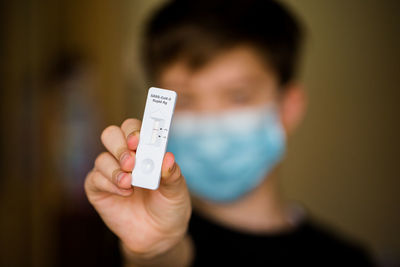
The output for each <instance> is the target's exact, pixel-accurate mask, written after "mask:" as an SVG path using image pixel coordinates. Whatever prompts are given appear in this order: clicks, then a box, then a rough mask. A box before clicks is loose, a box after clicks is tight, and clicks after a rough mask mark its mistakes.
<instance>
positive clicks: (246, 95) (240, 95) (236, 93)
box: [229, 90, 253, 104]
mask: <svg viewBox="0 0 400 267" xmlns="http://www.w3.org/2000/svg"><path fill="white" fill-rule="evenodd" d="M252 99H253V97H252V95H251V93H250V92H249V90H233V91H231V92H230V93H229V102H231V103H232V104H246V103H249V102H251V101H252Z"/></svg>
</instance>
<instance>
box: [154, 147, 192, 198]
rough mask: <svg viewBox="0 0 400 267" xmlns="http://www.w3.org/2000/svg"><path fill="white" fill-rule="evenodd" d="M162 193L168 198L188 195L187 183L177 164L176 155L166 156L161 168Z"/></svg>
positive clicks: (169, 154)
mask: <svg viewBox="0 0 400 267" xmlns="http://www.w3.org/2000/svg"><path fill="white" fill-rule="evenodd" d="M159 190H160V192H161V193H162V194H163V195H164V196H166V197H168V198H176V197H178V198H179V197H180V196H182V195H184V194H186V190H187V187H186V183H185V179H184V177H183V176H182V173H181V169H180V167H179V165H178V164H177V163H176V162H175V157H174V154H172V153H171V152H167V153H165V155H164V160H163V164H162V167H161V181H160V187H159Z"/></svg>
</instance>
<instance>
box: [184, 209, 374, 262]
mask: <svg viewBox="0 0 400 267" xmlns="http://www.w3.org/2000/svg"><path fill="white" fill-rule="evenodd" d="M189 233H190V235H191V237H192V239H193V242H194V246H195V258H194V262H193V266H374V264H373V263H372V261H371V259H370V258H369V256H368V254H367V253H366V252H365V251H364V250H363V249H362V248H361V247H360V246H359V245H357V244H356V243H353V242H351V241H349V240H347V239H345V238H343V237H341V236H339V235H338V234H337V233H335V232H333V231H332V230H330V229H328V228H326V227H322V226H321V225H319V224H316V223H314V222H312V221H311V220H310V219H303V220H302V221H301V222H299V223H298V224H297V225H296V227H295V228H294V229H291V230H288V231H286V232H279V233H272V234H253V233H247V232H239V231H236V230H234V229H231V228H227V227H224V226H222V225H220V224H218V223H215V222H212V221H210V220H209V219H206V218H205V217H203V216H201V215H200V214H198V213H196V212H193V214H192V217H191V220H190V223H189Z"/></svg>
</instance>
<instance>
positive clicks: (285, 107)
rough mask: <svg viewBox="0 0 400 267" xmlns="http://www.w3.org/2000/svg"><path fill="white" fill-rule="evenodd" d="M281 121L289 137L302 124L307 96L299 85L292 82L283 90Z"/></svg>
mask: <svg viewBox="0 0 400 267" xmlns="http://www.w3.org/2000/svg"><path fill="white" fill-rule="evenodd" d="M283 90H284V91H283V95H282V98H281V120H282V124H283V127H284V129H285V131H286V134H287V135H288V136H289V135H291V134H292V133H293V132H294V131H295V130H296V128H297V126H298V125H299V124H300V123H301V122H302V120H303V118H304V116H305V113H306V109H307V96H306V93H305V91H304V89H303V86H302V85H301V84H300V83H297V82H293V83H290V84H289V85H287V86H286V88H285V89H283Z"/></svg>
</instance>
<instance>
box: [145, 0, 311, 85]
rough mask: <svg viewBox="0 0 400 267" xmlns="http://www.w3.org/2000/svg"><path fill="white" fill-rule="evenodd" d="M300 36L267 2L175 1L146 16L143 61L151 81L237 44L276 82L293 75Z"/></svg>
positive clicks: (278, 9)
mask: <svg viewBox="0 0 400 267" xmlns="http://www.w3.org/2000/svg"><path fill="white" fill-rule="evenodd" d="M302 37H303V32H302V29H301V26H300V24H299V22H298V21H297V20H296V18H295V17H294V16H293V15H292V14H291V13H290V12H289V10H287V9H286V8H285V7H284V6H282V4H280V3H277V2H275V1H270V0H199V1H197V0H191V1H186V0H175V1H170V2H168V3H167V4H165V5H164V6H163V7H162V8H161V9H159V10H158V11H157V12H156V13H155V15H154V16H153V17H152V18H151V20H150V22H149V23H148V26H147V28H146V31H145V36H144V42H143V53H142V55H143V60H144V65H145V68H146V71H147V74H148V75H149V78H150V79H152V80H154V79H156V78H157V77H158V76H159V74H160V73H161V72H162V71H163V70H164V68H165V67H167V66H168V65H169V64H171V63H173V62H174V61H177V60H179V59H182V60H184V61H186V63H187V64H188V66H189V67H190V68H192V69H195V68H198V67H201V66H202V65H203V64H205V63H206V62H207V61H208V60H210V59H211V58H212V57H213V56H214V55H216V54H218V53H220V52H221V51H223V50H226V49H229V48H231V47H234V46H236V45H239V44H248V45H250V46H252V47H253V48H255V49H256V51H257V52H258V53H259V54H260V56H261V58H262V59H263V61H264V62H265V63H266V64H267V65H268V66H270V67H272V69H273V70H274V71H275V72H276V73H277V74H278V79H279V81H280V83H281V84H285V83H287V82H288V81H290V80H291V79H293V77H294V75H295V70H296V65H297V61H298V57H299V50H300V46H301V43H302V39H303V38H302Z"/></svg>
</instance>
